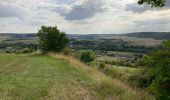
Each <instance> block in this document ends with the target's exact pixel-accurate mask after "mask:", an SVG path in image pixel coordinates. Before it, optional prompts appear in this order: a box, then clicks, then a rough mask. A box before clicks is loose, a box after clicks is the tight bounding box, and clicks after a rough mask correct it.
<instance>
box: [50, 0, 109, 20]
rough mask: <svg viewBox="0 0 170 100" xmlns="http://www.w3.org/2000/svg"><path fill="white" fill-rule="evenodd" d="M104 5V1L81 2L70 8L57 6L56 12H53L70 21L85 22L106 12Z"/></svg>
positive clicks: (86, 0)
mask: <svg viewBox="0 0 170 100" xmlns="http://www.w3.org/2000/svg"><path fill="white" fill-rule="evenodd" d="M104 4H105V3H104V2H103V1H102V0H83V1H81V0H80V1H78V2H74V3H73V4H72V5H70V6H63V7H61V8H59V7H57V6H56V8H55V9H56V10H54V9H53V11H56V12H57V13H59V14H60V15H61V16H63V17H64V18H65V19H66V20H69V21H74V20H85V19H88V18H92V17H94V16H95V15H96V14H97V13H100V12H104V11H106V6H105V5H104ZM58 8H59V9H58Z"/></svg>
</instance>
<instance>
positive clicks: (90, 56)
mask: <svg viewBox="0 0 170 100" xmlns="http://www.w3.org/2000/svg"><path fill="white" fill-rule="evenodd" d="M95 58H96V54H95V53H94V52H93V51H91V50H87V51H84V52H82V53H81V55H80V60H81V61H83V62H85V63H89V62H91V61H94V60H95Z"/></svg>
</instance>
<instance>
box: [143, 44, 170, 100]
mask: <svg viewBox="0 0 170 100" xmlns="http://www.w3.org/2000/svg"><path fill="white" fill-rule="evenodd" d="M146 63H147V64H146V66H147V68H146V70H145V71H146V72H147V73H146V74H145V75H148V76H152V77H153V78H152V81H149V82H150V83H149V84H150V85H149V88H150V90H151V91H152V92H153V93H154V94H155V96H156V97H157V99H158V100H170V41H166V42H164V43H163V45H162V48H161V50H158V51H156V52H154V53H153V54H151V55H150V56H149V58H148V59H146ZM148 78H149V77H148ZM147 84H148V83H147Z"/></svg>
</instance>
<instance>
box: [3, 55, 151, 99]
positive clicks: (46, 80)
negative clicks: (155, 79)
mask: <svg viewBox="0 0 170 100" xmlns="http://www.w3.org/2000/svg"><path fill="white" fill-rule="evenodd" d="M114 69H115V71H116V72H119V71H120V72H121V73H126V72H125V71H127V72H128V73H131V72H132V73H133V71H134V70H138V69H131V68H128V69H126V68H123V67H119V68H117V67H115V68H114ZM122 71H123V72H122ZM0 99H1V100H38V99H40V100H152V99H153V97H152V96H151V95H149V94H148V93H147V92H146V91H144V90H140V89H136V88H131V87H130V86H128V85H127V84H126V83H124V82H122V81H121V80H118V79H117V78H115V79H114V78H111V77H109V76H106V75H105V74H104V73H102V72H100V71H99V70H97V69H96V68H93V67H90V66H87V65H85V64H83V63H81V62H79V61H77V60H75V59H73V58H71V57H66V56H63V55H59V54H57V55H54V54H49V55H36V54H34V55H33V54H18V55H17V54H0Z"/></svg>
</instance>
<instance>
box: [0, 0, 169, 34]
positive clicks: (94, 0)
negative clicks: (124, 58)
mask: <svg viewBox="0 0 170 100" xmlns="http://www.w3.org/2000/svg"><path fill="white" fill-rule="evenodd" d="M136 2H137V0H128V1H127V0H1V1H0V26H1V30H0V32H20V33H21V32H23V33H29V32H37V30H38V28H40V26H42V25H57V26H58V28H60V29H61V30H62V31H65V32H66V33H77V34H92V33H93V34H95V33H126V32H134V31H170V28H169V27H170V24H169V22H170V9H169V6H168V3H167V5H166V7H165V8H162V9H159V10H157V9H156V10H154V9H152V8H150V7H146V6H139V5H137V3H136Z"/></svg>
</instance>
